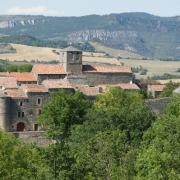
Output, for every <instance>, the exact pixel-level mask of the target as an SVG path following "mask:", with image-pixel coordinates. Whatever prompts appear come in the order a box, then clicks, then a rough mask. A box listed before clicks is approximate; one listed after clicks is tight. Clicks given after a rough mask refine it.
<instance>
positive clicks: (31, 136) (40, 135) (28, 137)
mask: <svg viewBox="0 0 180 180" xmlns="http://www.w3.org/2000/svg"><path fill="white" fill-rule="evenodd" d="M12 134H13V135H14V136H15V137H17V138H19V139H20V140H21V141H22V142H24V143H34V144H37V145H38V146H47V145H49V144H51V143H53V142H52V141H50V140H49V139H48V138H46V136H45V132H44V131H36V132H35V131H28V132H13V133H12Z"/></svg>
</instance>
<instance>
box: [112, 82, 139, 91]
mask: <svg viewBox="0 0 180 180" xmlns="http://www.w3.org/2000/svg"><path fill="white" fill-rule="evenodd" d="M114 86H116V87H120V88H121V89H124V90H139V87H138V86H137V85H136V84H131V83H129V84H128V83H121V84H117V85H114Z"/></svg>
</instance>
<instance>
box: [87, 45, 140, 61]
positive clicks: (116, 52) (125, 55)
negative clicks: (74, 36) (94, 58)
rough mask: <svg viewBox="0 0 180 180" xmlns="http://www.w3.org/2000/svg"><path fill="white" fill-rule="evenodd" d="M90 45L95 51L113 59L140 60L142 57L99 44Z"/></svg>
mask: <svg viewBox="0 0 180 180" xmlns="http://www.w3.org/2000/svg"><path fill="white" fill-rule="evenodd" d="M90 44H91V45H92V46H93V47H94V48H95V49H96V51H99V52H106V53H107V54H109V55H110V56H113V57H121V58H130V59H142V56H140V55H138V54H135V53H131V52H128V51H124V50H119V49H114V48H110V47H107V46H104V45H102V44H101V43H97V42H91V43H90Z"/></svg>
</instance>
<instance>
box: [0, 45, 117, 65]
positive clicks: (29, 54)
mask: <svg viewBox="0 0 180 180" xmlns="http://www.w3.org/2000/svg"><path fill="white" fill-rule="evenodd" d="M11 46H12V47H13V48H14V49H16V52H17V53H12V54H10V53H8V54H0V59H2V60H8V61H24V60H26V61H29V62H31V61H41V62H48V61H59V60H60V58H59V55H58V54H56V53H54V52H53V50H55V51H57V52H58V51H59V49H53V48H44V47H32V46H26V45H20V44H11ZM90 55H91V53H85V56H83V61H84V62H85V63H86V62H90V63H109V64H118V65H119V64H120V62H119V61H118V60H117V59H116V58H106V57H104V54H102V53H93V56H90Z"/></svg>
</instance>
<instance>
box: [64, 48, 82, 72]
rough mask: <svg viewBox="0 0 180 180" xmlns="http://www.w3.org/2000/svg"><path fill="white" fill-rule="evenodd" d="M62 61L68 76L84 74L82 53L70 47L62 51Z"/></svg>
mask: <svg viewBox="0 0 180 180" xmlns="http://www.w3.org/2000/svg"><path fill="white" fill-rule="evenodd" d="M60 59H61V63H62V64H63V66H64V69H65V71H66V73H67V74H71V75H79V74H82V51H80V50H79V49H76V48H74V47H72V46H70V47H68V48H65V49H63V50H61V51H60Z"/></svg>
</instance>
